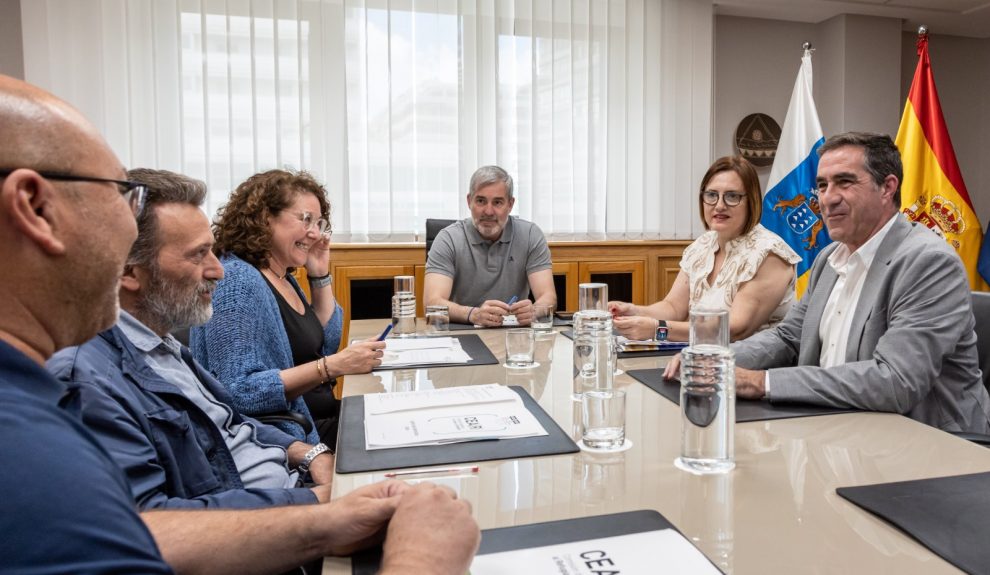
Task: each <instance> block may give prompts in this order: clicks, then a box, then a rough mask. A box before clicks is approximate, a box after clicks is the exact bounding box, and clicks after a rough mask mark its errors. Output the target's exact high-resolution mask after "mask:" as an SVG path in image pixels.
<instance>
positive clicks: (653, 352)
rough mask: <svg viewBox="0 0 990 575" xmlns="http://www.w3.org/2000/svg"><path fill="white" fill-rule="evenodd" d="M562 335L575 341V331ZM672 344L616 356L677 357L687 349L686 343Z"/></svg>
mask: <svg viewBox="0 0 990 575" xmlns="http://www.w3.org/2000/svg"><path fill="white" fill-rule="evenodd" d="M560 333H561V334H562V335H564V336H565V337H566V338H567V339H569V340H571V341H573V340H574V330H573V329H565V330H563V331H561V332H560ZM612 333H613V334H615V335H619V334H618V332H616V331H614V330H613V332H612ZM671 343H672V344H673V345H672V346H671V347H669V348H665V349H644V350H642V351H620V352H619V353H617V354H616V357H618V358H619V359H629V358H633V357H656V356H661V355H677V354H678V353H680V351H681V350H682V349H684V348H685V347H687V344H686V343H685V344H682V343H681V342H671Z"/></svg>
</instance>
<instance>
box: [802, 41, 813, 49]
mask: <svg viewBox="0 0 990 575" xmlns="http://www.w3.org/2000/svg"><path fill="white" fill-rule="evenodd" d="M801 47H802V48H804V49H805V50H811V42H805V43H804V44H802V45H801Z"/></svg>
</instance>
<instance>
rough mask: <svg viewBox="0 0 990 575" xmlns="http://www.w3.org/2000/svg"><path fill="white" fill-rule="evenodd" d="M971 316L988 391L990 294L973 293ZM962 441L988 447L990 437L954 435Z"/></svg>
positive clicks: (989, 368) (964, 434) (989, 382)
mask: <svg viewBox="0 0 990 575" xmlns="http://www.w3.org/2000/svg"><path fill="white" fill-rule="evenodd" d="M972 295H973V316H974V317H975V318H976V328H975V330H976V355H977V357H979V361H980V370H981V371H982V372H983V386H984V387H986V388H987V391H990V293H985V292H973V294H972ZM954 435H957V436H959V437H962V438H963V439H968V440H969V441H972V442H973V443H978V444H980V445H982V446H984V447H990V436H988V435H983V434H980V433H964V432H959V433H955V434H954Z"/></svg>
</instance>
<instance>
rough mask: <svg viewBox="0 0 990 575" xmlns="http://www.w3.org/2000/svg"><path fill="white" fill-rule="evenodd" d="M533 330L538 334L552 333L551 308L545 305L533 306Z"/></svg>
mask: <svg viewBox="0 0 990 575" xmlns="http://www.w3.org/2000/svg"><path fill="white" fill-rule="evenodd" d="M533 329H534V330H536V331H537V332H540V333H548V332H550V331H553V306H552V305H546V304H542V303H541V304H534V305H533Z"/></svg>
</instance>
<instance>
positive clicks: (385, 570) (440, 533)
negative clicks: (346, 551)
mask: <svg viewBox="0 0 990 575" xmlns="http://www.w3.org/2000/svg"><path fill="white" fill-rule="evenodd" d="M480 542H481V532H480V531H479V530H478V524H477V523H475V521H474V519H473V518H472V517H471V504H470V503H468V502H467V501H464V500H463V499H458V498H457V494H456V493H454V492H453V490H451V489H449V488H447V487H442V486H438V485H434V484H432V483H420V484H419V485H416V486H415V487H411V488H409V489H407V490H406V491H405V493H403V495H402V499H401V500H400V501H399V505H398V507H397V508H396V510H395V515H394V516H393V517H392V521H391V522H390V523H389V526H388V535H387V537H386V539H385V548H384V553H383V555H382V570H381V571H380V573H382V574H398V573H431V574H434V575H464V573H467V571H468V567H469V566H470V564H471V559H472V558H473V557H474V553H475V551H477V550H478V544H479V543H480Z"/></svg>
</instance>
